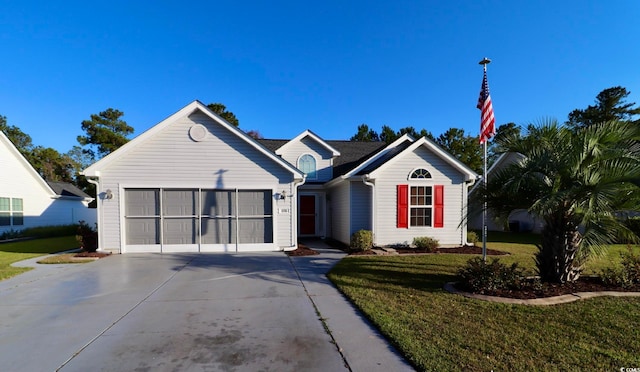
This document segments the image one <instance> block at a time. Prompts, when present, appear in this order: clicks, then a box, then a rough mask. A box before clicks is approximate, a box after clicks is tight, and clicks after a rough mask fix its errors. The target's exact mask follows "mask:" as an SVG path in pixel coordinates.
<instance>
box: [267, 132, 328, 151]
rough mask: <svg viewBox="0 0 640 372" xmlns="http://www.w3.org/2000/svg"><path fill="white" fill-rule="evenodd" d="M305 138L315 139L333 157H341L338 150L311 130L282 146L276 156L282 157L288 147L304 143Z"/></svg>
mask: <svg viewBox="0 0 640 372" xmlns="http://www.w3.org/2000/svg"><path fill="white" fill-rule="evenodd" d="M305 137H309V138H311V139H313V140H314V141H316V142H317V143H319V144H320V146H322V147H324V148H325V149H327V150H328V151H329V152H330V153H331V156H333V157H334V158H335V157H336V156H340V152H339V151H338V150H336V149H334V148H333V147H332V146H331V145H329V144H328V143H327V142H326V141H325V140H323V139H322V138H320V136H318V135H317V134H315V133H313V132H312V131H310V130H309V129H307V130H305V131H304V132H302V133H300V134H298V135H297V136H296V137H295V138H293V139H292V140H291V141H288V142H287V143H285V144H284V145H282V146H281V147H280V148H278V149H276V150H275V151H274V152H275V153H276V155H282V154H283V153H284V152H285V150H286V148H287V147H289V146H291V144H293V143H295V142H299V141H302V139H303V138H305Z"/></svg>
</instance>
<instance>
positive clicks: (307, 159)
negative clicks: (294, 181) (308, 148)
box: [298, 154, 316, 180]
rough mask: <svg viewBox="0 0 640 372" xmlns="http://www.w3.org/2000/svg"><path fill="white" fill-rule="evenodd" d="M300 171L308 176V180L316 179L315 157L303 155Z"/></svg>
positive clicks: (299, 165) (300, 160)
mask: <svg viewBox="0 0 640 372" xmlns="http://www.w3.org/2000/svg"><path fill="white" fill-rule="evenodd" d="M298 169H300V170H301V171H302V172H304V173H305V174H306V175H307V179H311V180H314V179H316V159H315V158H314V157H313V156H311V155H309V154H305V155H302V156H301V157H300V159H299V160H298Z"/></svg>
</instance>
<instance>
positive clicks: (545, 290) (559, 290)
mask: <svg viewBox="0 0 640 372" xmlns="http://www.w3.org/2000/svg"><path fill="white" fill-rule="evenodd" d="M455 287H456V289H459V290H461V291H467V292H468V290H467V289H465V288H462V287H460V286H458V285H457V284H456V285H455ZM605 291H615V292H640V285H635V286H632V287H629V288H622V287H616V286H610V285H606V284H604V283H603V282H602V279H600V278H599V277H592V276H584V277H580V278H578V280H577V281H576V282H574V283H564V284H559V283H542V284H541V285H540V286H538V287H536V288H534V285H533V284H529V285H525V287H524V288H522V289H519V290H510V289H503V290H494V291H483V292H482V293H478V294H483V295H487V296H497V297H508V298H517V299H524V300H527V299H534V298H544V297H554V296H561V295H566V294H572V293H578V292H605Z"/></svg>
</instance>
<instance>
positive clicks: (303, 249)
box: [286, 243, 319, 257]
mask: <svg viewBox="0 0 640 372" xmlns="http://www.w3.org/2000/svg"><path fill="white" fill-rule="evenodd" d="M286 253H287V256H296V257H299V256H315V255H317V254H319V253H318V252H317V251H314V250H313V249H311V248H309V247H307V246H306V245H304V244H300V243H298V248H296V249H295V250H293V251H287V252H286Z"/></svg>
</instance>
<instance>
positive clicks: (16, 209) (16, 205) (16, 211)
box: [11, 198, 24, 226]
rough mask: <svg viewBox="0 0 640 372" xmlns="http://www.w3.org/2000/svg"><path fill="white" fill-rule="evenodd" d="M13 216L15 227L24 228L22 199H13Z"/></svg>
mask: <svg viewBox="0 0 640 372" xmlns="http://www.w3.org/2000/svg"><path fill="white" fill-rule="evenodd" d="M11 209H12V210H11V214H12V217H13V226H22V225H24V214H23V211H22V199H21V198H13V199H11Z"/></svg>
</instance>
